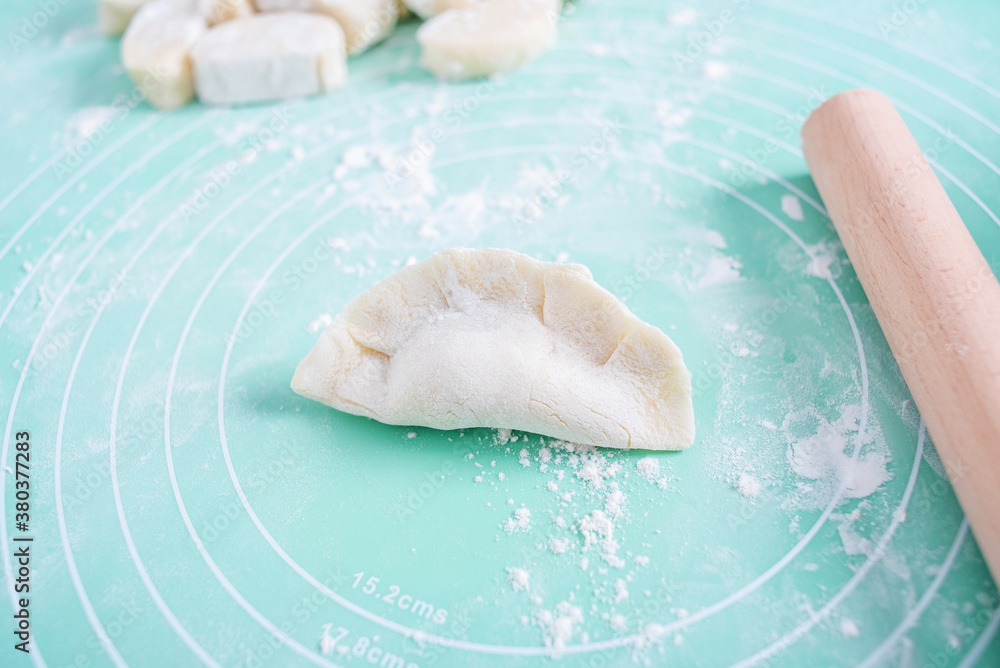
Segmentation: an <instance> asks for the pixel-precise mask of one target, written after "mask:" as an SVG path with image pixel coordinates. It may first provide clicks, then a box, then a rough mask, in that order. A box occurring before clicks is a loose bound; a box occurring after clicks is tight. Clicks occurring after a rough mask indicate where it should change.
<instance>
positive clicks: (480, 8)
mask: <svg viewBox="0 0 1000 668" xmlns="http://www.w3.org/2000/svg"><path fill="white" fill-rule="evenodd" d="M412 6H413V5H411V7H412ZM560 6H561V3H560V0H488V1H487V2H482V3H479V4H474V5H472V6H470V7H466V8H463V9H449V10H447V11H445V12H443V13H441V14H438V15H437V16H435V17H434V18H432V19H430V20H429V21H427V23H425V24H424V25H422V26H420V29H419V30H417V41H418V42H420V46H421V47H422V49H423V55H422V56H421V60H420V62H421V64H422V65H423V66H424V67H426V68H427V69H428V70H430V71H431V72H433V73H434V74H436V75H437V76H439V77H441V78H442V79H468V78H471V77H483V76H489V75H491V74H496V73H502V72H509V71H511V70H514V69H517V68H518V67H520V66H522V65H524V64H525V63H527V62H528V61H530V60H533V59H535V58H537V57H538V56H539V55H540V54H541V53H542V52H543V51H545V50H546V49H548V48H549V47H550V46H552V44H553V42H555V39H556V23H557V19H558V16H559V8H560Z"/></svg>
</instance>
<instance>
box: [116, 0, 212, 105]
mask: <svg viewBox="0 0 1000 668" xmlns="http://www.w3.org/2000/svg"><path fill="white" fill-rule="evenodd" d="M205 30H206V25H205V19H204V18H203V17H202V16H201V15H200V14H199V13H198V8H197V5H196V0H154V1H153V2H149V3H147V4H145V5H143V7H142V8H141V9H140V10H139V11H138V12H136V15H135V17H133V19H132V22H131V23H130V24H129V26H128V28H127V29H126V30H125V35H124V36H123V37H122V43H121V56H122V64H123V65H124V66H125V71H126V72H128V75H129V77H130V78H131V79H132V82H133V83H135V85H136V86H137V87H138V88H139V89H140V90H141V91H142V92H143V94H144V95H145V96H146V100H147V101H148V102H149V103H150V104H151V105H153V106H154V107H157V108H158V109H175V108H177V107H182V106H184V105H185V104H187V103H188V102H190V101H191V100H192V99H193V98H194V82H193V78H192V71H191V49H192V47H193V46H194V45H195V43H196V42H197V41H198V40H199V38H200V37H201V36H202V35H204V34H205Z"/></svg>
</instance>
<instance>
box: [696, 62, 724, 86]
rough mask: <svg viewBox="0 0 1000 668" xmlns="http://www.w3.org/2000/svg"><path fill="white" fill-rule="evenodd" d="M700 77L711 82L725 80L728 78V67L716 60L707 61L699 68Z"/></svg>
mask: <svg viewBox="0 0 1000 668" xmlns="http://www.w3.org/2000/svg"><path fill="white" fill-rule="evenodd" d="M701 75H702V76H703V77H704V78H706V79H710V80H712V81H718V80H720V79H725V78H726V77H728V76H729V65H726V64H725V63H723V62H721V61H718V60H708V61H706V62H705V64H704V65H703V66H702V68H701Z"/></svg>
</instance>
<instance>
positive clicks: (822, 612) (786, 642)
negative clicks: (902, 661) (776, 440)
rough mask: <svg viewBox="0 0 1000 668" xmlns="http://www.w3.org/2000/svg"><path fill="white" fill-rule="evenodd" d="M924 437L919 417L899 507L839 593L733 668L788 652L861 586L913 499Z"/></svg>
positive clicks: (924, 430)
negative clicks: (791, 628) (913, 447)
mask: <svg viewBox="0 0 1000 668" xmlns="http://www.w3.org/2000/svg"><path fill="white" fill-rule="evenodd" d="M926 435H927V428H926V427H925V426H924V420H923V418H921V419H920V427H919V429H918V436H917V452H916V454H915V455H914V456H913V465H912V466H911V467H910V477H909V479H908V480H907V481H906V489H905V490H904V491H903V498H902V499H901V500H900V502H899V506H897V507H896V510H895V511H894V512H893V514H892V521H891V522H890V523H889V526H888V528H886V530H885V531H884V532H883V533H882V536H881V537H880V538H879V540H878V543H877V544H876V545H875V549H874V550H873V551H872V553H871V554H869V555H868V558H867V559H865V562H864V563H863V564H861V566H859V567H858V570H857V571H855V573H854V575H853V576H851V579H850V580H849V581H848V582H847V584H846V585H845V586H844V587H842V588H841V589H840V591H838V592H837V593H836V594H835V595H834V596H833V597H832V598H831V599H830V600H829V601H827V602H826V604H824V605H823V607H822V608H820V609H819V610H818V611H816V612H812V613H810V615H809V619H807V620H806V621H805V622H804V623H802V624H801V625H799V626H797V627H796V628H795V629H793V630H792V631H790V632H789V633H787V634H785V635H784V636H782V637H781V638H779V639H778V640H776V641H775V642H774V643H772V644H770V645H768V646H767V647H765V648H764V649H762V650H761V651H759V652H757V653H756V654H754V655H753V656H750V657H748V658H746V659H744V660H742V661H740V662H739V663H736V664H734V665H733V668H744V667H748V666H754V665H756V664H758V663H760V662H761V661H765V660H767V659H769V658H770V657H772V656H774V655H775V654H778V653H780V652H783V651H784V650H786V649H788V648H789V647H790V646H791V645H792V644H793V643H795V642H797V641H798V640H800V639H801V638H803V637H804V636H805V635H806V633H808V632H809V631H810V630H811V629H812V628H813V627H814V626H816V624H818V623H820V622H821V621H823V620H824V619H826V618H827V617H829V616H830V613H831V612H833V610H834V609H835V608H836V607H837V606H838V605H840V603H841V602H843V600H844V599H845V598H847V597H848V596H850V595H851V593H852V592H853V591H854V590H855V589H856V588H857V586H858V585H859V584H861V581H862V580H864V579H865V577H866V576H867V575H868V573H869V571H871V569H872V568H874V567H875V565H876V564H878V562H879V561H881V560H882V557H884V556H885V552H886V549H887V548H888V547H889V541H891V540H892V537H893V536H894V535H895V533H896V530H897V529H898V528H899V525H900V524H902V523H903V520H904V518H905V513H906V509H907V507H908V506H909V504H910V498H911V497H912V496H913V487H914V486H915V485H916V482H917V476H918V474H919V471H920V462H921V460H922V458H923V454H924V441H925V437H926ZM948 567H949V568H950V567H951V565H950V564H949V565H948Z"/></svg>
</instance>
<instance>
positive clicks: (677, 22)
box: [667, 7, 698, 26]
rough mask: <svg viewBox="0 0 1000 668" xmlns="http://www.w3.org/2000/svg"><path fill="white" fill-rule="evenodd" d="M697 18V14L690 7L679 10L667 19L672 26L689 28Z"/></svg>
mask: <svg viewBox="0 0 1000 668" xmlns="http://www.w3.org/2000/svg"><path fill="white" fill-rule="evenodd" d="M696 18H698V14H697V13H696V12H695V11H694V10H693V9H692V8H690V7H685V8H684V9H679V10H677V11H676V12H674V13H673V14H671V15H670V16H668V17H667V21H669V22H670V25H672V26H689V25H691V24H692V23H694V21H695V19H696Z"/></svg>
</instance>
